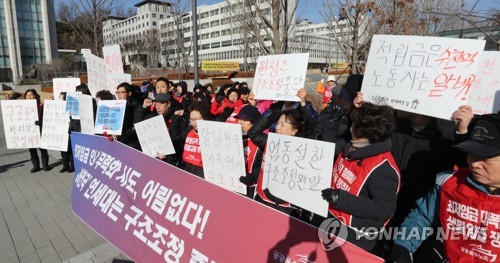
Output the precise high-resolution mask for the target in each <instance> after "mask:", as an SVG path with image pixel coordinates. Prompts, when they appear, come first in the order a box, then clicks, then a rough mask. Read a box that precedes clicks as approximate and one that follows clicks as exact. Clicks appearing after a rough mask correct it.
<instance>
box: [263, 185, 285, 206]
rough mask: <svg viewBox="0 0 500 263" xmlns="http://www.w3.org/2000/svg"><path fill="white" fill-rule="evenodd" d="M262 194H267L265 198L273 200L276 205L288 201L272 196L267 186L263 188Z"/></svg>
mask: <svg viewBox="0 0 500 263" xmlns="http://www.w3.org/2000/svg"><path fill="white" fill-rule="evenodd" d="M264 194H266V196H267V198H269V200H271V201H273V202H274V203H276V204H277V205H283V204H287V203H288V202H287V201H285V200H283V199H280V198H278V197H276V196H274V195H273V194H271V192H270V191H269V189H267V188H266V189H264Z"/></svg>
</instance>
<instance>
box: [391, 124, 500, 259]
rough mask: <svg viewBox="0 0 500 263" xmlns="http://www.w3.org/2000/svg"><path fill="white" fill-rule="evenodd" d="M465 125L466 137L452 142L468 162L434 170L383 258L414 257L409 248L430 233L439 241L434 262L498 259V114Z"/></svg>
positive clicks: (499, 192) (499, 217) (499, 161)
mask: <svg viewBox="0 0 500 263" xmlns="http://www.w3.org/2000/svg"><path fill="white" fill-rule="evenodd" d="M471 127H472V129H471V132H470V134H469V137H468V138H467V139H466V140H465V141H463V142H461V143H459V144H457V145H455V146H454V147H455V148H456V149H458V150H460V151H463V152H464V153H466V154H467V164H468V167H466V168H458V169H455V170H452V171H446V172H441V173H439V174H438V175H437V177H436V180H435V184H434V186H433V187H432V189H431V190H430V191H429V192H428V193H427V195H426V196H424V197H422V198H420V199H419V200H418V201H417V206H416V208H415V209H414V210H412V212H411V213H410V214H409V215H408V217H406V219H405V221H404V222H403V223H402V225H401V227H400V228H399V231H400V233H399V234H398V235H396V236H394V237H395V240H394V246H393V247H392V249H391V251H390V253H389V254H388V255H387V257H386V259H387V261H386V262H400V263H411V262H415V259H414V258H412V255H411V253H415V251H416V250H417V249H418V248H419V247H420V246H422V245H423V242H424V240H426V239H431V238H433V239H439V241H440V242H441V241H442V242H443V243H444V255H441V257H440V261H439V262H451V263H455V262H498V260H499V253H500V234H499V231H498V228H499V221H500V202H499V200H500V115H499V114H488V115H482V116H480V117H478V118H476V119H474V120H473V121H472V123H471ZM431 230H432V231H433V232H434V233H436V232H438V233H439V236H440V237H439V238H435V237H433V236H431V235H430V233H431V232H430V231H431ZM410 232H411V233H410ZM421 262H424V261H421ZM425 262H431V261H429V260H427V261H425ZM434 262H436V261H434Z"/></svg>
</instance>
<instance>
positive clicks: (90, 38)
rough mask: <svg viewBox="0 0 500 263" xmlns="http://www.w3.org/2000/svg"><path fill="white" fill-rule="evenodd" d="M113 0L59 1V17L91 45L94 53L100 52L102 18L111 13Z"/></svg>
mask: <svg viewBox="0 0 500 263" xmlns="http://www.w3.org/2000/svg"><path fill="white" fill-rule="evenodd" d="M113 3H114V0H79V1H76V0H71V2H70V3H69V5H66V4H65V3H61V5H60V7H59V10H58V15H59V19H60V20H62V21H66V22H67V23H68V24H69V25H71V27H72V28H73V30H74V31H75V32H77V34H78V35H79V37H80V38H81V39H82V41H83V42H84V43H85V44H86V45H87V46H91V47H92V52H93V53H94V54H97V55H99V54H101V48H102V45H103V37H102V28H103V23H102V21H104V19H105V18H106V17H107V16H109V15H110V14H111V10H112V9H113Z"/></svg>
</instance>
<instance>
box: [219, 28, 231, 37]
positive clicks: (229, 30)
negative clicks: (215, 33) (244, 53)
mask: <svg viewBox="0 0 500 263" xmlns="http://www.w3.org/2000/svg"><path fill="white" fill-rule="evenodd" d="M220 34H221V36H229V35H231V29H224V30H221V31H220Z"/></svg>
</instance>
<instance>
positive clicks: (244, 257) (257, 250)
mask: <svg viewBox="0 0 500 263" xmlns="http://www.w3.org/2000/svg"><path fill="white" fill-rule="evenodd" d="M71 142H72V146H73V153H74V160H75V177H74V181H73V188H72V194H71V207H72V209H73V211H74V213H75V214H76V215H77V216H78V217H79V218H80V219H81V220H83V221H84V222H85V223H87V224H88V225H89V226H90V227H91V228H93V229H94V230H95V231H96V232H97V233H99V234H100V235H102V236H103V237H104V238H105V239H107V240H108V241H109V242H110V243H112V244H113V245H114V246H115V247H117V248H118V249H120V250H121V251H122V252H123V253H124V254H126V255H127V256H128V257H129V258H131V259H132V260H134V261H137V262H285V260H286V261H287V262H288V261H290V262H294V261H295V262H318V263H319V262H334V261H335V262H339V263H344V262H363V263H375V262H383V260H382V259H380V258H377V257H375V256H373V255H372V254H370V253H368V252H366V251H364V250H362V249H360V248H358V247H356V246H354V245H352V244H350V243H348V242H346V243H344V244H343V245H342V246H340V247H337V248H336V249H334V250H331V251H325V250H324V249H323V247H322V245H323V244H322V243H321V241H320V240H319V239H318V230H317V229H316V228H315V227H313V226H311V225H308V224H305V223H303V222H301V221H299V220H297V219H295V218H293V217H289V216H287V215H285V214H283V213H280V212H277V211H275V210H273V209H271V208H269V207H267V206H265V205H262V204H260V203H257V202H255V201H253V200H250V199H248V198H247V197H245V196H242V195H239V194H236V193H233V192H230V191H227V190H225V189H222V188H220V187H219V186H216V185H214V184H211V183H209V182H206V181H205V180H203V179H201V178H199V177H196V176H194V175H192V174H189V173H187V172H185V171H182V170H180V169H178V168H176V167H174V166H171V165H169V164H167V163H164V162H161V161H158V160H157V159H154V158H151V157H149V156H147V155H145V154H143V153H141V152H138V151H136V150H134V149H132V148H130V147H128V146H126V145H124V144H122V143H120V142H117V141H112V142H109V141H108V140H107V138H104V137H100V136H92V135H86V134H81V133H72V134H71ZM228 215H230V216H228ZM327 241H328V242H329V243H330V244H331V243H333V242H337V241H339V238H334V237H333V238H332V239H329V240H327ZM339 243H340V242H339ZM336 244H337V243H336ZM249 246H250V247H251V248H252V249H248V248H249ZM311 255H314V258H313V257H311Z"/></svg>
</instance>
